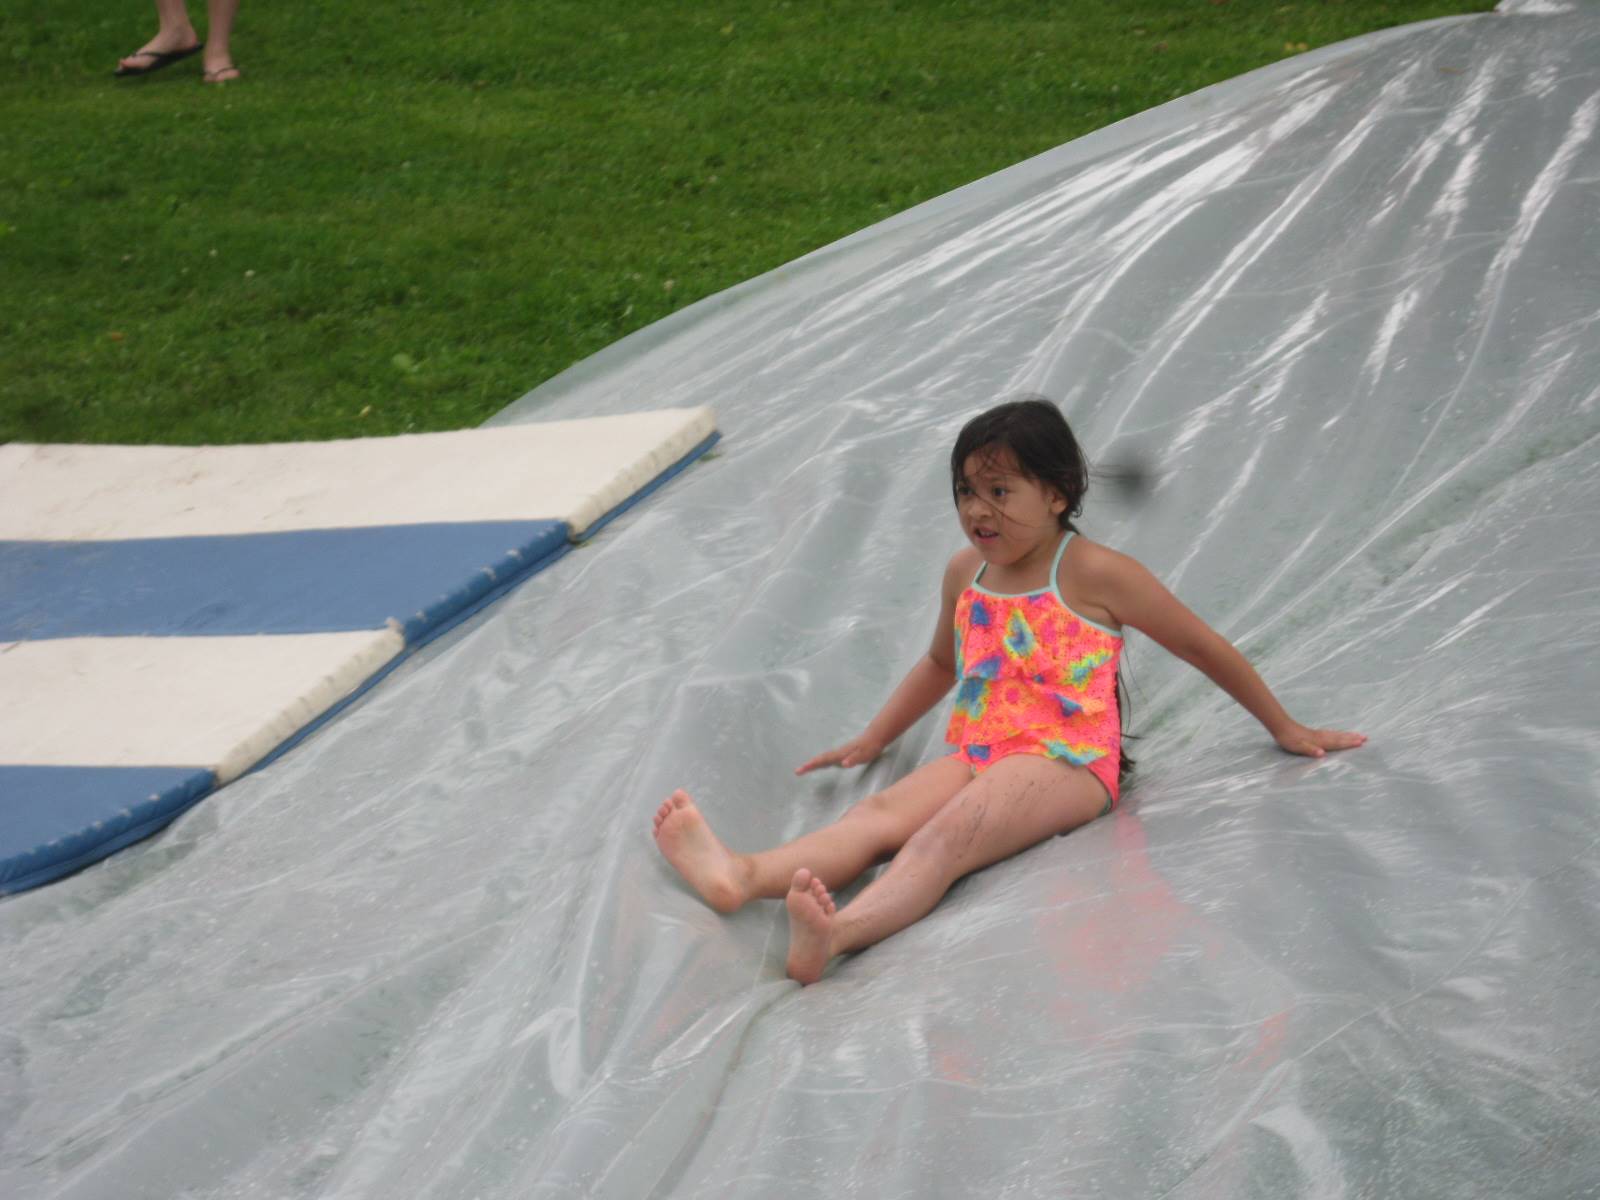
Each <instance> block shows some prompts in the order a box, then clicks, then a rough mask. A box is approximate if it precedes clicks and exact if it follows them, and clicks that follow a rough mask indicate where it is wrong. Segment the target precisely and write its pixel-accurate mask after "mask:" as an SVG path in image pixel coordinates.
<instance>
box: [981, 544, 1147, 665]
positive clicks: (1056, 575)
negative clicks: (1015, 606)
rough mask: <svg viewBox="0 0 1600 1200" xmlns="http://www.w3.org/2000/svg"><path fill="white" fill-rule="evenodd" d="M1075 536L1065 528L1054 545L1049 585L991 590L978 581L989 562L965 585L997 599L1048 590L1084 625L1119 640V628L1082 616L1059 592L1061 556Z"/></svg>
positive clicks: (1021, 596) (1019, 597)
mask: <svg viewBox="0 0 1600 1200" xmlns="http://www.w3.org/2000/svg"><path fill="white" fill-rule="evenodd" d="M1076 536H1077V531H1076V530H1072V529H1069V530H1067V536H1066V537H1064V538H1062V539H1061V544H1060V545H1059V546H1057V547H1056V556H1055V558H1053V559H1052V560H1051V561H1050V586H1049V587H1042V588H1035V589H1034V590H1033V591H1031V592H992V591H990V590H989V589H988V588H986V587H984V586H983V585H982V584H981V583H979V582H978V580H980V579H982V578H983V573H984V572H985V571H987V570H988V569H989V564H988V563H984V564H983V565H982V566H981V567H979V568H978V573H977V574H976V575H974V576H973V577H972V582H971V583H969V584H967V586H968V587H969V588H971V589H972V590H973V591H975V592H982V593H983V594H984V595H985V596H993V597H995V598H996V599H998V600H1023V599H1026V598H1027V597H1029V596H1042V595H1044V594H1045V593H1046V592H1049V593H1050V594H1051V595H1052V596H1054V597H1055V598H1056V603H1057V604H1059V605H1061V607H1062V608H1064V609H1066V610H1067V611H1068V612H1069V613H1071V614H1072V615H1073V616H1074V617H1076V618H1077V619H1078V620H1080V621H1082V622H1083V623H1084V624H1085V625H1090V626H1093V627H1094V628H1095V629H1098V630H1099V631H1100V632H1101V633H1103V634H1105V635H1106V636H1108V637H1114V638H1116V639H1117V640H1118V641H1121V640H1122V631H1121V630H1120V629H1112V628H1110V627H1109V626H1106V625H1102V624H1100V622H1099V621H1091V620H1090V619H1089V618H1088V617H1086V616H1084V615H1083V614H1082V613H1081V612H1079V611H1078V610H1077V609H1075V608H1073V607H1072V605H1070V604H1068V603H1067V601H1066V598H1065V597H1064V596H1062V594H1061V585H1060V576H1061V556H1062V555H1063V554H1065V553H1066V550H1067V543H1068V542H1070V541H1071V540H1072V539H1073V538H1075V537H1076Z"/></svg>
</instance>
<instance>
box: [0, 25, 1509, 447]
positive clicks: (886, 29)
mask: <svg viewBox="0 0 1600 1200" xmlns="http://www.w3.org/2000/svg"><path fill="white" fill-rule="evenodd" d="M1491 7H1492V4H1490V3H1476V4H1472V3H1464V2H1461V0H1458V2H1456V3H1448V2H1446V3H1437V2H1424V0H1391V2H1389V3H1377V2H1372V0H1323V2H1320V3H1305V2H1302V3H1294V4H1280V3H1255V2H1253V0H1172V2H1168V3H1155V2H1151V0H1075V2H1074V3H1071V4H1064V3H1058V4H1045V3H1018V2H999V0H997V2H993V3H980V2H977V0H965V2H932V0H929V2H923V3H911V2H902V3H886V2H883V0H855V2H852V3H833V2H824V0H815V2H811V0H794V2H792V3H776V2H767V3H750V2H747V0H727V2H725V3H722V4H720V5H708V4H706V3H704V2H703V0H694V2H692V3H684V2H679V0H662V2H661V3H657V4H654V5H648V6H646V5H638V4H635V3H612V2H610V0H581V2H567V0H539V2H529V0H482V2H479V3H470V2H469V3H466V4H461V3H455V4H447V3H443V2H442V0H386V2H384V3H375V2H368V0H350V2H349V3H346V4H343V5H328V6H322V5H319V6H302V5H270V4H258V3H255V2H254V0H243V7H242V10H241V12H240V14H239V20H238V24H237V27H236V30H235V34H234V51H235V58H236V59H237V61H238V63H239V65H240V67H241V68H242V69H243V71H244V75H245V79H244V81H243V82H241V83H238V84H235V85H230V86H223V87H208V86H204V85H202V84H201V82H200V66H199V62H200V60H199V58H198V57H195V58H192V59H189V60H187V61H186V62H184V63H181V64H179V65H177V66H174V67H172V68H170V69H168V70H166V71H163V72H160V73H158V74H155V75H152V76H150V77H149V78H147V79H142V80H133V81H127V80H114V79H113V78H112V77H111V70H112V68H113V67H114V66H115V64H116V60H117V58H118V57H119V56H121V55H123V54H127V53H130V52H132V51H133V50H134V49H135V48H137V47H138V46H139V45H141V44H142V43H143V42H144V41H145V40H146V38H147V37H148V36H149V35H150V33H152V32H153V31H154V17H153V10H152V7H151V6H150V5H149V4H148V3H145V4H142V5H140V4H134V5H128V4H122V5H106V4H103V3H97V2H95V0H59V2H58V3H56V4H52V5H35V6H33V7H32V8H31V9H28V10H27V11H25V12H23V13H22V14H21V15H20V17H19V18H14V19H13V20H11V21H9V22H8V28H7V34H6V39H5V41H6V46H5V48H4V51H3V53H4V54H6V55H7V56H9V58H10V69H9V71H8V72H6V73H5V74H4V75H3V76H0V130H4V131H5V132H4V133H3V134H0V149H3V151H4V153H3V155H0V279H3V280H4V286H3V290H0V352H3V361H4V365H5V370H4V371H3V373H0V440H15V439H25V440H30V441H129V442H150V441H166V442H188V443H198V442H237V441H263V440H277V439H293V438H326V437H347V436H355V435H362V434H380V433H394V432H400V431H406V430H424V429H443V428H454V427H460V426H464V425H472V424H475V423H477V422H479V421H481V420H482V419H483V418H484V417H486V416H488V415H489V414H490V413H492V412H494V411H496V410H497V409H499V408H501V407H502V406H504V405H505V404H507V403H508V402H510V401H511V400H513V399H515V398H516V397H517V396H519V395H521V394H522V393H523V392H525V391H527V390H528V389H529V388H531V387H533V386H535V385H536V384H538V383H540V382H541V381H543V380H544V379H547V378H549V377H550V376H551V375H554V374H556V373H557V372H559V371H561V370H563V369H564V368H566V367H567V366H568V365H570V364H571V363H573V362H575V361H577V360H579V359H581V358H583V357H585V356H587V355H589V354H592V353H593V352H594V351H596V350H598V349H600V348H601V347H602V346H605V345H606V344H608V343H610V342H612V341H615V340H616V339H617V338H619V337H622V336H623V335H624V334H627V333H629V332H631V331H633V330H634V329H637V328H639V327H640V326H642V325H645V324H648V323H649V322H651V321H654V320H656V319H658V318H660V317H662V316H664V315H666V314H667V313H669V312H671V311H672V310H674V309H676V308H679V307H682V306H683V305H685V304H689V303H691V302H693V301H695V300H697V299H700V298H701V297H703V296H707V295H710V294H711V293H714V292H717V291H719V290H721V289H723V288H726V287H728V286H730V285H732V284H735V283H738V282H739V281H741V280H744V279H748V278H750V277H751V276H753V275H757V274H759V273H760V272H762V271H765V270H768V269H770V268H772V267H775V266H777V265H779V264H781V263H783V262H786V261H788V260H790V259H793V258H795V257H797V256H799V255H801V254H804V253H805V252H806V251H808V250H812V249H814V248H816V247H817V246H820V245H824V244H826V243H828V242H830V241H833V240H835V239H837V238H839V237H842V236H844V235H845V234H848V233H851V232H853V231H854V230H857V229H860V228H862V227H864V226H866V225H870V224H872V223H873V222H874V221H877V220H880V219H882V218H883V217H886V216H888V215H890V214H891V213H894V212H897V211H899V210H901V209H904V208H907V207H909V206H911V205H913V204H916V203H918V202H919V201H922V200H926V199H928V198H929V197H931V196H935V195H938V194H939V193H941V192H945V191H948V190H949V189H951V188H953V187H956V186H958V185H960V184H963V183H966V182H968V181H970V180H972V179H976V178H979V177H981V176H983V175H987V174H989V173H991V172H993V171H996V170H998V169H1000V168H1001V167H1005V166H1008V165H1009V164H1011V163H1014V162H1017V161H1019V160H1020V159H1023V158H1026V157H1028V156H1029V155H1032V154H1036V153H1039V152H1040V151H1043V150H1046V149H1048V148H1050V147H1052V146H1055V145H1058V144H1060V143H1061V142H1065V141H1067V140H1069V139H1071V138H1075V137H1078V136H1079V135H1081V134H1084V133H1087V132H1089V131H1090V130H1092V129H1095V128H1098V127H1100V126H1102V125H1106V124H1108V123H1110V122H1112V121H1116V120H1119V119H1120V118H1123V117H1126V116H1129V115H1131V114H1132V113H1135V112H1138V111H1140V110H1142V109H1145V108H1149V107H1151V106H1153V105H1156V104H1160V103H1163V102H1165V101H1167V100H1169V99H1172V98H1173V97H1175V96H1179V95H1182V94H1183V93H1186V92H1190V91H1193V90H1195V89H1196V88H1199V87H1202V86H1204V85H1206V84H1208V83H1213V82H1216V81H1218V80H1221V79H1226V78H1229V77H1231V76H1234V75H1238V74H1240V73H1241V72H1244V71H1247V70H1249V69H1251V68H1254V67H1257V66H1261V65H1264V64H1266V63H1269V62H1272V61H1274V60H1276V59H1280V58H1284V57H1286V56H1289V55H1292V54H1295V53H1299V52H1301V51H1303V50H1305V49H1307V48H1310V47H1315V46H1318V45H1322V44H1325V43H1327V42H1332V41H1337V40H1340V39H1343V38H1346V37H1351V36H1354V35H1356V34H1358V33H1362V32H1365V31H1369V30H1372V29H1376V28H1381V27H1383V26H1387V25H1393V24H1400V23H1405V22H1410V21H1416V20H1422V19H1425V18H1429V17H1436V16H1444V15H1450V14H1454V13H1461V12H1468V11H1483V10H1487V9H1489V8H1491ZM191 8H192V14H193V16H194V18H195V20H196V23H197V25H198V24H200V22H201V21H202V19H203V9H204V5H203V4H202V3H200V0H192V5H191Z"/></svg>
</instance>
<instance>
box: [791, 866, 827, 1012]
mask: <svg viewBox="0 0 1600 1200" xmlns="http://www.w3.org/2000/svg"><path fill="white" fill-rule="evenodd" d="M783 902H784V904H785V906H787V908H788V909H789V961H788V964H787V970H788V975H789V978H790V979H793V980H795V981H796V982H797V983H800V984H807V983H815V982H816V981H817V980H819V979H821V978H822V972H823V971H824V970H826V969H827V966H828V960H829V959H830V958H832V957H833V914H834V911H835V910H834V907H833V897H832V896H831V895H829V894H828V889H827V888H825V887H824V886H823V885H822V880H820V879H818V878H816V876H814V875H812V874H811V872H810V871H808V870H806V869H805V868H804V867H801V868H800V870H798V871H796V872H795V873H794V881H793V882H792V883H790V884H789V894H788V895H787V896H785V897H784V898H783Z"/></svg>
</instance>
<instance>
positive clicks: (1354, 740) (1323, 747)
mask: <svg viewBox="0 0 1600 1200" xmlns="http://www.w3.org/2000/svg"><path fill="white" fill-rule="evenodd" d="M1273 736H1274V737H1275V738H1277V741H1278V745H1280V746H1282V747H1283V748H1284V749H1285V750H1287V751H1288V752H1289V753H1290V754H1303V755H1305V756H1306V757H1307V758H1321V757H1322V756H1323V754H1325V753H1326V752H1327V751H1329V750H1353V749H1354V748H1355V747H1357V746H1361V745H1364V744H1365V743H1366V740H1367V735H1366V734H1364V733H1347V732H1345V731H1344V730H1341V729H1310V728H1308V727H1307V726H1305V725H1302V724H1300V722H1298V721H1291V722H1290V723H1289V724H1288V725H1286V726H1285V727H1284V728H1282V729H1280V730H1278V732H1277V733H1275V734H1274V735H1273Z"/></svg>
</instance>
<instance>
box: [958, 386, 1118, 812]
mask: <svg viewBox="0 0 1600 1200" xmlns="http://www.w3.org/2000/svg"><path fill="white" fill-rule="evenodd" d="M1002 450H1009V451H1011V454H1012V456H1013V457H1014V458H1015V459H1016V460H1017V466H1019V467H1020V468H1021V469H1022V473H1023V474H1024V475H1026V476H1027V477H1028V478H1029V479H1032V480H1034V481H1036V482H1038V483H1042V484H1045V485H1046V486H1048V487H1052V488H1054V489H1055V490H1056V491H1057V492H1059V493H1061V497H1062V499H1064V500H1065V501H1066V502H1067V507H1066V508H1064V509H1062V511H1061V513H1060V515H1059V517H1058V518H1057V519H1058V520H1059V521H1060V523H1061V528H1062V529H1070V530H1072V532H1074V533H1077V532H1078V527H1077V526H1076V525H1074V524H1073V523H1072V518H1073V517H1076V516H1077V515H1078V514H1079V513H1081V512H1082V511H1083V496H1084V493H1085V492H1087V491H1088V490H1089V460H1088V459H1087V458H1086V457H1085V456H1084V453H1083V447H1082V446H1080V445H1078V439H1077V438H1075V437H1073V436H1072V427H1071V426H1070V425H1068V424H1067V419H1066V418H1065V417H1064V416H1062V415H1061V410H1060V409H1059V408H1057V407H1056V406H1055V405H1054V404H1053V403H1052V402H1051V401H1049V400H1047V399H1046V398H1045V397H1043V396H1019V397H1017V398H1016V399H1015V400H1008V401H1006V402H1005V403H1004V404H998V405H996V406H995V407H994V408H991V409H989V410H988V411H987V412H981V413H979V414H978V415H977V416H975V417H973V418H972V420H970V421H968V422H967V423H966V424H965V425H963V426H962V427H961V432H960V433H958V434H957V435H956V444H955V448H954V449H953V450H951V451H950V494H951V497H952V498H953V499H954V500H955V502H956V504H957V505H959V504H960V503H961V485H962V484H964V483H966V481H967V479H966V475H965V474H964V471H965V468H966V465H967V459H969V458H971V457H972V456H973V455H974V454H985V453H987V454H990V455H993V454H998V453H1000V451H1002ZM1124 661H1126V660H1124ZM1116 692H1117V712H1118V714H1119V715H1120V717H1121V727H1122V739H1123V741H1124V743H1126V742H1128V741H1137V740H1138V739H1137V738H1136V737H1135V735H1133V734H1130V733H1129V732H1128V725H1129V722H1131V721H1132V719H1133V706H1132V705H1131V704H1130V703H1128V702H1127V700H1126V699H1125V696H1126V689H1124V688H1123V686H1122V664H1121V663H1119V664H1118V666H1117V685H1116ZM1133 766H1134V763H1133V759H1132V758H1130V757H1129V756H1128V752H1127V747H1126V745H1124V747H1123V751H1122V761H1121V764H1120V765H1119V767H1118V769H1117V781H1118V782H1119V783H1126V782H1127V780H1128V776H1129V775H1131V774H1133Z"/></svg>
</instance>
